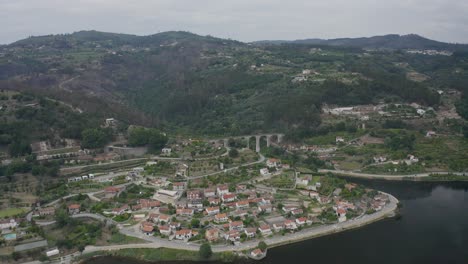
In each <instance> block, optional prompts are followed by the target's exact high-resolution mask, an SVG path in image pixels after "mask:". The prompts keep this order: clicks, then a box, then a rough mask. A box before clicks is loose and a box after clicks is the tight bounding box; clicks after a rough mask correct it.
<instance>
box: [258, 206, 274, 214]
mask: <svg viewBox="0 0 468 264" xmlns="http://www.w3.org/2000/svg"><path fill="white" fill-rule="evenodd" d="M272 211H273V206H272V205H271V204H270V205H259V206H258V212H265V213H267V214H269V213H271V212H272Z"/></svg>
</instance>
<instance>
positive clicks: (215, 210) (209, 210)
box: [205, 206, 219, 215]
mask: <svg viewBox="0 0 468 264" xmlns="http://www.w3.org/2000/svg"><path fill="white" fill-rule="evenodd" d="M205 211H206V213H207V214H208V215H216V214H219V206H215V207H208V208H206V209H205Z"/></svg>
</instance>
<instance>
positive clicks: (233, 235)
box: [224, 230, 240, 242]
mask: <svg viewBox="0 0 468 264" xmlns="http://www.w3.org/2000/svg"><path fill="white" fill-rule="evenodd" d="M224 238H225V239H226V240H229V241H231V242H236V241H239V240H240V232H239V231H237V230H232V231H229V232H227V233H225V235H224Z"/></svg>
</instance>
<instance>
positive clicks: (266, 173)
mask: <svg viewBox="0 0 468 264" xmlns="http://www.w3.org/2000/svg"><path fill="white" fill-rule="evenodd" d="M260 175H262V176H268V175H270V171H269V170H268V169H267V168H263V169H260Z"/></svg>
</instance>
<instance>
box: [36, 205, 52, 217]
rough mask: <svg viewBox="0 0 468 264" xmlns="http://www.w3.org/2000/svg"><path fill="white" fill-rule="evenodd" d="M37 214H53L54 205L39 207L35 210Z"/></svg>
mask: <svg viewBox="0 0 468 264" xmlns="http://www.w3.org/2000/svg"><path fill="white" fill-rule="evenodd" d="M37 214H38V215H39V216H46V215H55V208H54V207H52V206H51V207H45V208H40V209H39V210H38V211H37Z"/></svg>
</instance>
